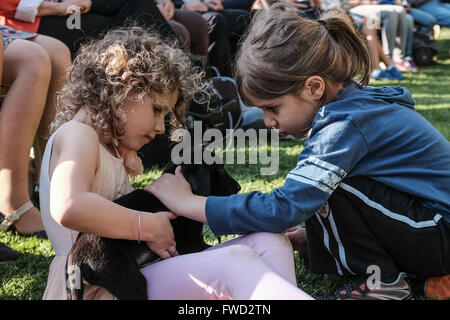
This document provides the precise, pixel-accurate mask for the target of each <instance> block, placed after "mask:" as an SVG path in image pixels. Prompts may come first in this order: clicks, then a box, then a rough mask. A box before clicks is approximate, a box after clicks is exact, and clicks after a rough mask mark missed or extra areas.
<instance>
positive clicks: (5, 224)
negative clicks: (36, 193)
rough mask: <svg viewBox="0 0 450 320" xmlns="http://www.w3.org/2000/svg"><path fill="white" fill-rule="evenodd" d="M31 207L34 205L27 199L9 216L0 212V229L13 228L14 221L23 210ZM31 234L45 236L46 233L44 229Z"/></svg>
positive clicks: (25, 210)
mask: <svg viewBox="0 0 450 320" xmlns="http://www.w3.org/2000/svg"><path fill="white" fill-rule="evenodd" d="M33 207H34V204H33V203H32V202H31V200H28V201H27V202H25V203H24V204H23V205H21V206H20V207H19V208H17V209H16V210H14V211H13V212H12V213H11V214H10V215H9V216H5V215H4V214H2V213H1V212H0V231H7V230H9V229H11V230H15V228H14V223H16V221H17V220H19V219H20V217H21V216H22V215H23V214H24V213H25V212H27V211H28V210H30V209H31V208H33ZM23 236H27V235H23ZM31 236H37V237H40V238H47V234H46V233H45V231H38V232H35V233H33V234H31Z"/></svg>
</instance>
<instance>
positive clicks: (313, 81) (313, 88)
mask: <svg viewBox="0 0 450 320" xmlns="http://www.w3.org/2000/svg"><path fill="white" fill-rule="evenodd" d="M303 88H304V89H306V90H307V93H308V94H309V95H310V96H311V98H313V99H314V100H320V99H322V97H323V95H324V93H325V81H324V80H323V78H322V77H319V76H312V77H309V78H308V79H306V81H305V85H304V86H303Z"/></svg>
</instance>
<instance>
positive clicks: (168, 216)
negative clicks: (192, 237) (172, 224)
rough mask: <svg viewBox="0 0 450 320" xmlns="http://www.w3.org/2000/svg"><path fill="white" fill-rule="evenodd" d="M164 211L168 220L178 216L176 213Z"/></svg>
mask: <svg viewBox="0 0 450 320" xmlns="http://www.w3.org/2000/svg"><path fill="white" fill-rule="evenodd" d="M165 213H166V216H167V218H169V220H173V219H175V218H176V217H178V216H177V215H176V214H174V213H172V212H169V211H166V212H165Z"/></svg>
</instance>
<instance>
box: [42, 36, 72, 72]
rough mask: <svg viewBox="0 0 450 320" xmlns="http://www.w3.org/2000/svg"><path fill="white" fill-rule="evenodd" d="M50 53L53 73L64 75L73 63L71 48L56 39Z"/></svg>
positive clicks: (48, 50)
mask: <svg viewBox="0 0 450 320" xmlns="http://www.w3.org/2000/svg"><path fill="white" fill-rule="evenodd" d="M45 49H46V51H47V52H48V54H49V56H50V60H51V65H52V73H53V74H55V73H58V74H60V73H64V72H65V71H66V69H67V68H68V67H69V66H70V64H71V62H72V60H71V59H72V58H71V54H70V50H69V48H68V47H67V46H66V45H65V44H64V43H62V42H61V41H59V40H57V39H54V41H52V44H51V47H50V48H45Z"/></svg>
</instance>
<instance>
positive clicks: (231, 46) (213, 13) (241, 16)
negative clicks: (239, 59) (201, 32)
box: [173, 0, 251, 76]
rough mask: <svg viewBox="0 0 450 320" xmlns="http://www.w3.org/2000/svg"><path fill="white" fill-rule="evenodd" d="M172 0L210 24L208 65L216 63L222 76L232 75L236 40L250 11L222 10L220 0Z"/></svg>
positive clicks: (247, 23) (179, 6)
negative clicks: (197, 13)
mask: <svg viewBox="0 0 450 320" xmlns="http://www.w3.org/2000/svg"><path fill="white" fill-rule="evenodd" d="M173 3H174V4H175V6H176V7H177V8H181V9H182V10H188V11H196V12H199V13H200V14H201V15H202V16H203V18H204V19H205V20H206V22H207V23H208V26H209V42H210V46H209V54H208V59H209V64H210V65H212V66H216V67H217V68H218V69H219V71H220V73H221V75H223V76H232V70H233V67H232V64H233V57H234V56H235V53H236V51H237V47H238V42H239V40H240V39H241V37H242V36H243V35H244V33H245V31H246V29H247V27H248V26H249V24H250V20H251V19H250V14H249V12H248V11H245V10H237V9H224V8H223V5H222V0H205V1H203V2H201V1H200V0H184V1H182V0H175V1H173Z"/></svg>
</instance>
